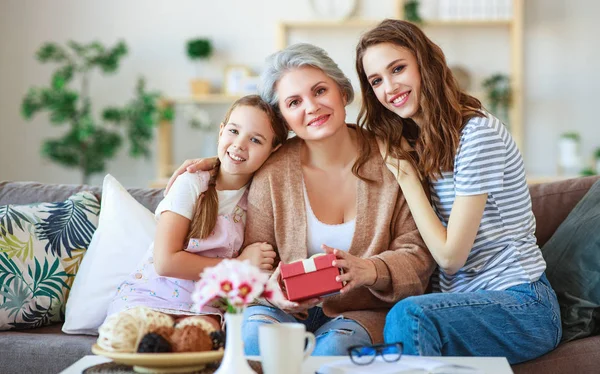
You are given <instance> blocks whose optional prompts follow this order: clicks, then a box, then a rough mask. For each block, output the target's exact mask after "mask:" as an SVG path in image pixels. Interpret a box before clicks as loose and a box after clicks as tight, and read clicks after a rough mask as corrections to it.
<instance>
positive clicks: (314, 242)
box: [302, 182, 356, 257]
mask: <svg viewBox="0 0 600 374" xmlns="http://www.w3.org/2000/svg"><path fill="white" fill-rule="evenodd" d="M302 187H303V190H304V205H305V206H306V220H307V222H306V231H307V232H306V247H307V250H308V257H310V256H312V255H315V254H318V253H323V249H322V248H321V245H322V244H325V245H327V246H329V247H331V248H336V249H340V250H342V251H347V250H348V249H350V245H351V244H352V237H353V236H354V228H355V226H356V218H354V219H353V220H351V221H348V222H344V223H340V224H339V225H328V224H326V223H323V222H321V221H319V219H318V218H317V216H315V214H314V213H313V211H312V208H311V207H310V201H308V194H307V193H306V186H305V185H304V182H302Z"/></svg>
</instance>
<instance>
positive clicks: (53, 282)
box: [27, 257, 73, 300]
mask: <svg viewBox="0 0 600 374" xmlns="http://www.w3.org/2000/svg"><path fill="white" fill-rule="evenodd" d="M59 266H60V260H59V259H58V258H56V257H55V258H54V262H53V263H52V265H51V266H50V265H49V264H48V259H47V258H44V265H43V266H42V265H40V262H39V261H38V259H37V258H36V259H35V269H34V271H32V270H31V266H30V265H29V266H27V272H28V273H29V276H30V277H31V278H33V296H34V297H38V296H48V297H49V298H51V299H57V300H60V299H61V296H62V289H63V287H64V288H68V287H69V286H68V285H67V283H66V282H65V279H66V278H67V277H72V276H73V275H72V274H67V273H66V272H65V271H64V270H60V271H59V270H58V269H59Z"/></svg>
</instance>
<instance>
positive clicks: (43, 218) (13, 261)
mask: <svg viewBox="0 0 600 374" xmlns="http://www.w3.org/2000/svg"><path fill="white" fill-rule="evenodd" d="M99 213H100V202H99V201H98V199H97V198H96V197H95V196H94V195H93V194H91V193H89V192H80V193H77V194H75V195H73V196H71V197H69V198H68V199H67V200H65V201H63V202H58V203H40V204H31V205H3V206H0V330H11V329H26V328H34V327H40V326H44V325H49V324H51V323H54V322H61V321H63V320H64V315H65V309H64V307H65V305H66V301H67V298H68V296H69V291H70V289H71V285H72V284H73V279H74V277H75V274H77V270H78V269H79V265H80V263H81V260H82V259H83V255H84V254H85V251H86V250H87V248H88V246H89V244H90V241H91V239H92V235H93V234H94V231H96V227H97V226H98V215H99Z"/></svg>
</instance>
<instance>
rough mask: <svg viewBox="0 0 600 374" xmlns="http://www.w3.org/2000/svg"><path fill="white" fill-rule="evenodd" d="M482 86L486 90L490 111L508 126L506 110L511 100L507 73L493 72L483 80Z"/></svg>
mask: <svg viewBox="0 0 600 374" xmlns="http://www.w3.org/2000/svg"><path fill="white" fill-rule="evenodd" d="M482 86H483V88H484V90H485V92H486V98H487V104H488V105H489V109H490V111H491V113H492V114H493V115H495V116H496V117H498V118H500V119H501V120H502V121H503V122H504V124H505V125H507V126H508V127H510V124H509V122H508V120H509V118H508V110H509V109H510V105H511V102H512V90H511V87H510V78H509V77H508V75H506V74H499V73H498V74H493V75H491V76H490V77H489V78H487V79H485V80H484V81H483V83H482Z"/></svg>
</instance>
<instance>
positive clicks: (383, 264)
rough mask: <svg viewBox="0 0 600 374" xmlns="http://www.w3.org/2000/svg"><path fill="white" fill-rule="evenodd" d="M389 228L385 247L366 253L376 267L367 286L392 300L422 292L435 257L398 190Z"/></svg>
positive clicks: (393, 301) (392, 301)
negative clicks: (385, 249)
mask: <svg viewBox="0 0 600 374" xmlns="http://www.w3.org/2000/svg"><path fill="white" fill-rule="evenodd" d="M391 231H392V241H391V243H390V245H389V248H388V250H387V251H383V252H381V253H379V254H377V255H375V256H372V257H370V260H371V261H373V263H374V264H375V268H376V269H377V280H376V281H375V283H374V284H373V285H372V286H370V287H368V288H369V290H370V291H371V293H372V294H373V295H374V296H375V297H377V298H378V299H380V300H382V301H385V302H390V303H395V302H397V301H399V300H401V299H404V298H406V297H408V296H413V295H421V294H423V293H424V292H425V290H426V288H427V286H428V284H429V278H430V276H431V274H432V273H433V271H434V270H435V261H434V260H433V257H432V256H431V254H430V253H429V250H428V249H427V247H426V246H425V242H424V241H423V239H422V238H421V235H420V234H419V232H418V230H417V226H416V224H415V221H414V219H413V217H412V215H411V213H410V210H409V208H408V204H407V203H406V200H405V199H404V196H402V195H401V194H400V195H399V196H398V201H397V203H396V209H395V212H394V215H393V218H392V222H391Z"/></svg>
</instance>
